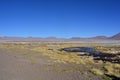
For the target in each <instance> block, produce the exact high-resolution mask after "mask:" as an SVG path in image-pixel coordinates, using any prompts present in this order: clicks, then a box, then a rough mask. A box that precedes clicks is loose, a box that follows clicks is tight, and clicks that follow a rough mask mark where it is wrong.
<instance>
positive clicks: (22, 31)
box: [0, 0, 120, 38]
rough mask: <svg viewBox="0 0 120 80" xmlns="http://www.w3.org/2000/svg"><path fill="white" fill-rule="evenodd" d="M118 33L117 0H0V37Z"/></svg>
mask: <svg viewBox="0 0 120 80" xmlns="http://www.w3.org/2000/svg"><path fill="white" fill-rule="evenodd" d="M118 32H120V0H0V36H20V37H29V36H32V37H49V36H54V37H66V38H69V37H73V36H74V37H92V36H96V35H106V36H111V35H114V34H116V33H118Z"/></svg>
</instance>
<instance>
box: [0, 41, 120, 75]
mask: <svg viewBox="0 0 120 80" xmlns="http://www.w3.org/2000/svg"><path fill="white" fill-rule="evenodd" d="M78 46H79V47H81V46H82V47H83V46H87V47H94V48H95V49H96V50H99V51H101V52H104V51H108V50H109V51H113V50H116V49H117V50H119V47H117V48H114V47H112V48H110V47H109V48H106V47H103V46H102V44H99V43H97V44H90V43H89V44H88V43H86V44H84V43H80V44H77V43H0V48H2V49H5V50H7V51H11V52H16V53H17V52H19V53H21V55H22V56H23V57H27V58H29V59H30V60H31V64H36V59H37V58H39V57H38V56H39V54H40V55H41V54H42V55H44V56H48V57H50V58H51V59H53V60H54V62H56V63H64V64H65V63H75V64H83V65H85V66H87V67H88V69H89V70H90V71H91V72H92V73H94V74H96V75H100V76H103V75H104V74H108V75H113V76H115V77H120V64H114V63H110V62H106V63H103V62H102V61H98V62H97V63H96V62H95V61H94V60H93V57H92V56H87V57H85V56H78V55H77V54H75V53H67V52H64V51H59V49H61V48H66V47H78ZM84 57H85V58H84ZM94 64H96V65H98V66H100V67H99V68H98V67H96V66H94ZM103 67H104V68H103ZM78 68H79V67H77V69H78ZM104 69H105V70H104ZM47 70H48V69H47ZM78 70H79V69H78ZM55 71H56V72H57V71H58V72H66V73H67V72H68V73H69V72H71V70H58V69H56V70H55Z"/></svg>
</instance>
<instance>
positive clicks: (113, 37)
mask: <svg viewBox="0 0 120 80" xmlns="http://www.w3.org/2000/svg"><path fill="white" fill-rule="evenodd" d="M109 39H115V40H120V33H118V34H116V35H113V36H112V37H110V38H109Z"/></svg>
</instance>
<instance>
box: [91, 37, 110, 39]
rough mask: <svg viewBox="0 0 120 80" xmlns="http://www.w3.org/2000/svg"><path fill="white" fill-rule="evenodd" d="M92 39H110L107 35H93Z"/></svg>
mask: <svg viewBox="0 0 120 80" xmlns="http://www.w3.org/2000/svg"><path fill="white" fill-rule="evenodd" d="M91 39H108V37H106V36H96V37H92V38H91Z"/></svg>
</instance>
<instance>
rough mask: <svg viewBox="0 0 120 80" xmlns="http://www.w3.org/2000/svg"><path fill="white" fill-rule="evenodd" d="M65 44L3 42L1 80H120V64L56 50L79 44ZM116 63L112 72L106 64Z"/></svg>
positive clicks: (0, 46)
mask: <svg viewBox="0 0 120 80" xmlns="http://www.w3.org/2000/svg"><path fill="white" fill-rule="evenodd" d="M65 45H66V44H65ZM65 45H62V44H53V43H52V45H51V44H50V43H45V44H38V43H32V44H28V43H27V44H26V43H0V80H112V79H113V80H114V78H112V77H110V76H107V75H109V74H111V75H112V76H117V78H116V79H119V74H120V72H119V69H120V65H119V63H111V62H106V63H104V62H103V61H102V60H100V61H94V60H92V59H93V57H91V56H76V55H74V54H72V53H70V55H69V54H68V53H67V52H64V51H63V52H60V51H57V50H58V49H59V48H61V47H62V48H63V46H64V47H67V46H75V45H76V44H75V45H73V44H72V45H71V44H70V45H68V44H67V45H66V46H65ZM76 46H78V45H76ZM82 46H84V45H83V44H82ZM67 55H68V56H67ZM62 57H63V58H62ZM61 58H62V59H61ZM79 58H81V59H80V60H79ZM84 58H85V59H84ZM84 60H86V61H84ZM114 64H115V65H116V66H115V67H116V68H117V69H116V68H113V69H115V70H113V69H111V68H112V67H110V69H111V73H109V70H107V69H106V67H107V65H114ZM108 68H109V67H108ZM105 69H106V71H105ZM103 70H104V71H103ZM112 71H113V72H114V71H116V73H115V74H116V75H113V72H112ZM106 74H107V75H106Z"/></svg>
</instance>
